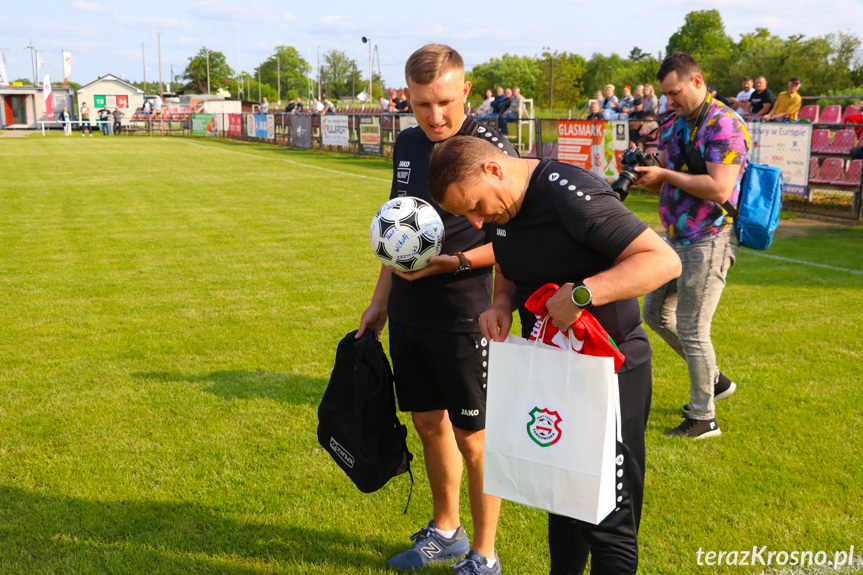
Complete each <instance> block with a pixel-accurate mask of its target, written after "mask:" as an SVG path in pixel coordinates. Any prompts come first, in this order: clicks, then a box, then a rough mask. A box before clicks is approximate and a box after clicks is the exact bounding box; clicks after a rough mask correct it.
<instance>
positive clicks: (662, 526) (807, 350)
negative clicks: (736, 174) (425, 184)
mask: <svg viewBox="0 0 863 575" xmlns="http://www.w3.org/2000/svg"><path fill="white" fill-rule="evenodd" d="M391 169H392V167H391V164H389V163H387V162H385V161H379V160H374V159H368V158H364V159H360V158H355V157H349V156H339V155H334V154H330V155H325V154H321V153H316V152H300V151H285V150H283V149H277V148H273V147H266V146H257V145H244V144H237V143H227V142H209V141H203V140H189V139H182V138H173V139H170V138H165V139H161V138H120V137H116V138H103V137H102V136H100V135H99V134H97V135H96V136H94V137H93V138H80V137H71V138H64V137H62V135H55V134H52V135H50V136H49V137H41V136H39V135H34V136H31V137H28V138H15V139H12V138H3V139H0V174H2V176H3V179H2V182H0V205H2V209H0V331H2V335H0V573H4V574H5V573H9V574H24V573H27V574H29V573H70V574H87V573H111V574H117V573H128V574H138V573H177V574H182V573H236V574H258V573H289V574H295V573H296V574H334V573H336V574H358V573H383V572H386V560H387V558H388V557H389V556H390V555H392V554H394V553H396V552H399V551H401V550H403V548H404V547H405V545H406V544H407V543H408V542H409V541H408V536H409V535H410V534H411V533H413V532H414V531H416V530H417V529H418V528H419V527H420V526H422V525H424V524H425V523H426V522H427V521H428V520H429V518H430V516H431V505H430V494H429V488H428V484H427V482H426V480H425V472H424V470H423V465H422V457H421V449H420V446H419V442H418V439H417V436H416V433H415V432H414V431H413V429H411V430H410V434H409V441H410V446H411V448H412V451H414V453H415V454H417V456H418V458H417V459H416V460H415V465H414V475H415V477H416V480H417V482H416V486H415V488H414V493H413V500H412V502H411V505H410V510H409V512H408V514H407V515H402V511H403V509H404V505H405V502H406V498H407V495H408V488H409V480H408V478H407V477H406V476H402V477H399V478H397V479H395V480H393V481H391V482H390V483H389V484H388V485H387V486H386V487H385V488H383V489H382V490H381V491H379V492H377V493H375V494H372V495H364V494H362V493H360V492H359V491H358V490H357V489H356V488H355V487H354V486H353V484H352V483H350V482H349V480H348V479H347V478H346V477H345V476H343V475H342V474H341V472H340V471H339V470H338V468H337V467H336V465H335V463H333V462H332V461H331V460H330V459H329V457H328V456H327V455H326V454H325V453H324V451H323V450H322V449H321V448H319V447H318V445H317V440H316V435H315V429H316V424H317V417H316V408H317V404H318V401H319V399H320V397H321V396H322V394H323V390H324V388H325V386H326V383H327V380H328V377H329V371H330V369H331V367H332V362H333V358H334V354H335V345H336V343H337V342H338V340H339V339H341V337H342V336H343V335H344V334H345V333H346V332H348V331H350V330H352V329H355V328H356V325H357V322H358V318H359V315H360V313H361V311H362V310H363V309H364V308H365V306H366V305H367V303H368V298H369V296H370V294H371V290H372V287H373V285H374V281H375V279H376V276H377V270H378V264H377V263H376V261H377V260H376V259H375V258H374V256H373V254H372V253H371V250H370V249H369V247H368V240H367V238H368V231H367V230H368V224H369V221H370V219H371V216H372V214H373V213H374V210H375V209H376V208H377V207H378V206H379V205H380V204H381V203H383V201H384V200H385V198H386V197H387V195H388V191H389V183H388V182H389V178H390V173H391ZM627 204H628V205H629V207H630V208H631V209H633V211H635V212H636V213H637V214H638V215H640V216H641V217H642V218H643V219H645V221H647V222H648V223H650V224H651V225H653V226H656V225H657V224H658V218H657V216H656V200H655V199H654V198H649V197H639V196H632V197H631V198H630V199H629V200H628V201H627ZM780 232H781V235H782V237H781V238H780V239H779V240H778V241H777V243H776V244H775V246H774V247H773V248H771V249H770V251H769V252H767V255H769V256H778V257H781V258H786V259H781V260H780V259H774V258H768V257H763V256H761V255H760V254H756V253H754V252H751V251H747V250H742V251H741V254H740V256H739V259H738V263H737V265H736V266H735V267H734V268H733V270H732V271H731V273H730V277H729V285H728V288H727V289H726V291H725V294H724V296H723V299H722V303H721V306H720V310H719V313H718V315H717V319H716V320H715V322H714V329H713V331H714V343H715V344H716V347H717V352H718V356H719V359H720V364H721V366H722V368H723V370H724V371H725V372H726V373H728V374H730V375H731V376H732V377H733V378H734V379H735V380H736V381H738V382H739V385H740V387H739V390H738V392H737V394H735V395H734V396H733V397H732V398H730V399H728V400H727V401H725V402H722V403H720V404H719V409H718V421H719V423H720V425H721V427H722V430H723V435H722V437H720V438H715V439H709V440H705V441H702V442H692V441H686V440H669V439H667V438H665V437H663V435H662V433H663V431H664V430H666V429H668V428H670V427H672V426H675V425H677V423H678V422H679V421H680V418H679V415H678V414H679V409H680V406H681V405H682V404H683V403H685V402H686V400H687V397H688V381H687V377H686V372H685V367H684V364H683V362H682V361H680V360H678V358H677V357H676V356H673V355H672V353H671V352H670V351H669V350H668V349H667V348H666V347H665V346H664V345H663V344H662V343H661V342H659V340H658V338H656V337H654V336H653V334H652V333H651V338H652V341H653V343H654V349H655V356H654V368H655V369H654V378H655V381H654V397H653V412H652V414H651V419H650V423H649V428H648V430H647V441H648V473H647V489H646V498H645V499H646V501H645V510H644V518H643V523H642V532H641V538H640V542H641V568H640V572H641V573H645V574H662V575H665V574H680V575H691V574H698V573H761V572H765V573H774V572H775V573H780V572H782V571H781V568H780V567H778V566H776V564H775V563H774V565H773V566H770V567H767V566H755V567H741V566H736V567H715V566H706V565H704V566H699V565H698V564H697V556H696V553H697V552H698V550H699V549H702V550H703V551H710V550H714V551H733V550H741V551H742V550H751V549H752V547H753V546H758V547H761V546H767V547H768V549H769V550H773V551H785V552H789V553H790V552H792V551H813V552H817V551H825V552H827V554H828V556H829V558H830V559H832V558H833V553H834V552H837V551H847V550H848V549H849V547H850V546H851V545H854V547H855V553H856V554H858V555H859V554H863V440H861V434H863V384H862V383H861V380H863V368H861V360H863V326H861V323H863V322H861V320H863V295H861V294H863V292H861V288H863V229H861V228H859V227H858V228H851V227H841V226H830V225H807V222H805V221H804V220H799V219H795V220H787V221H784V222H783V226H782V228H780ZM788 260H797V261H802V262H811V263H815V264H819V265H821V266H831V267H832V268H841V269H830V268H829V267H814V266H810V265H804V264H801V263H796V262H794V261H788ZM403 419H404V420H405V421H407V419H408V418H406V417H403ZM464 501H465V504H464V505H463V510H464V512H463V521H464V522H465V524H466V527H467V529H468V532H470V531H471V525H470V516H469V513H468V512H467V506H466V494H465V495H464ZM545 535H546V528H545V516H544V514H542V513H541V512H538V511H536V510H533V509H528V508H524V507H520V506H517V505H513V504H508V503H504V507H503V511H502V517H501V524H500V530H499V537H498V550H499V552H500V556H501V560H502V564H503V567H504V572H505V573H512V574H516V573H518V574H525V575H538V574H542V573H547V572H548V557H547V546H546V542H545ZM765 559H766V554H765ZM430 572H431V573H440V574H443V573H447V572H449V570H448V569H446V568H436V569H432V570H430ZM784 572H785V573H803V572H805V573H810V572H821V571H820V570H810V569H807V570H787V571H784ZM831 572H832V571H831ZM849 572H850V571H849ZM855 572H863V568H858V569H857V571H855Z"/></svg>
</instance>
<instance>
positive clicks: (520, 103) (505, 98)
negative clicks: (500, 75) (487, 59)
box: [474, 86, 525, 135]
mask: <svg viewBox="0 0 863 575" xmlns="http://www.w3.org/2000/svg"><path fill="white" fill-rule="evenodd" d="M524 115H525V108H524V96H522V95H521V89H520V88H519V87H518V86H513V87H512V88H504V87H503V86H498V87H497V95H496V96H494V97H492V93H491V90H486V91H485V99H484V100H483V101H482V104H480V105H479V106H478V107H477V109H476V111H475V112H474V117H475V118H476V119H477V120H484V121H489V120H495V121H497V129H498V130H500V132H501V133H502V134H504V135H506V134H509V120H517V119H519V118H521V117H522V116H524Z"/></svg>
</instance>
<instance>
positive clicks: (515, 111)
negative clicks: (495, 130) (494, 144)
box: [499, 86, 524, 135]
mask: <svg viewBox="0 0 863 575" xmlns="http://www.w3.org/2000/svg"><path fill="white" fill-rule="evenodd" d="M506 95H507V97H508V98H509V104H508V105H507V107H506V108H504V109H503V112H502V113H501V115H500V120H499V122H500V132H501V134H504V135H506V134H509V126H508V124H509V121H508V120H513V119H518V118H521V117H522V115H523V114H524V97H523V96H522V95H521V89H520V88H519V87H518V86H516V87H515V88H513V89H512V90H510V89H509V88H507V90H506Z"/></svg>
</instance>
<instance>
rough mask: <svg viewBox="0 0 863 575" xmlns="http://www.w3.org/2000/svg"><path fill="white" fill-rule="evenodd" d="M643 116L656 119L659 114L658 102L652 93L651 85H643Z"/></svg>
mask: <svg viewBox="0 0 863 575" xmlns="http://www.w3.org/2000/svg"><path fill="white" fill-rule="evenodd" d="M642 98H643V100H644V108H643V111H644V115H645V117H646V116H653V117H656V116H657V115H658V113H659V100H657V99H656V93H654V91H653V86H652V85H651V84H645V85H644V96H643V97H642Z"/></svg>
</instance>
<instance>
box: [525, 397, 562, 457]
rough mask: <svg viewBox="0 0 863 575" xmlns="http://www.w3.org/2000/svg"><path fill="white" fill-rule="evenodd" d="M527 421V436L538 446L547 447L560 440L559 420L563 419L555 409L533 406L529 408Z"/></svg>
mask: <svg viewBox="0 0 863 575" xmlns="http://www.w3.org/2000/svg"><path fill="white" fill-rule="evenodd" d="M528 415H530V421H528V422H527V436H528V437H530V438H531V440H533V442H534V443H536V444H537V445H539V446H540V447H549V446H551V445H554V444H555V443H557V442H558V441H560V436H561V433H562V432H561V431H560V422H561V421H562V420H563V419H562V418H561V417H560V414H559V413H557V412H556V411H550V410H549V409H548V408H543V409H540V408H539V407H534V408H533V409H531V410H530V413H529V414H528Z"/></svg>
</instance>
